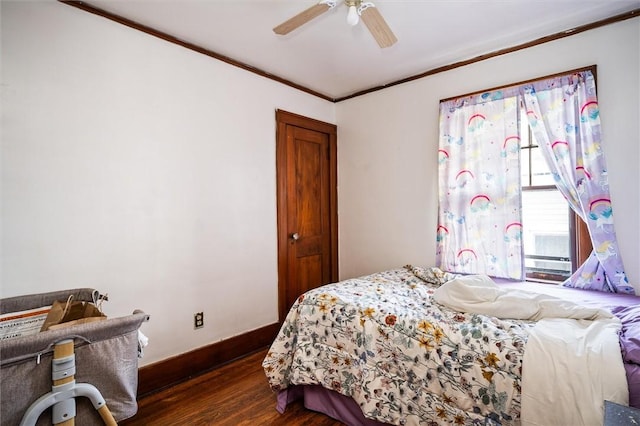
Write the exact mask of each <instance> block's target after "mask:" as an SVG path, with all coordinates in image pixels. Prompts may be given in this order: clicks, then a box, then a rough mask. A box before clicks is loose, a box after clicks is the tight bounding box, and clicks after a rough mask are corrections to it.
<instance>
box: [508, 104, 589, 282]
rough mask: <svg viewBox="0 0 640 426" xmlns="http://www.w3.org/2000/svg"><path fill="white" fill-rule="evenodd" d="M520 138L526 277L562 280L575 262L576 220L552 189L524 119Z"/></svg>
mask: <svg viewBox="0 0 640 426" xmlns="http://www.w3.org/2000/svg"><path fill="white" fill-rule="evenodd" d="M523 116H524V115H523ZM520 141H521V143H520V175H521V185H522V225H523V235H522V239H523V245H524V257H525V272H526V276H527V278H528V279H534V280H545V281H547V280H548V281H564V280H565V279H567V278H569V277H570V276H571V273H572V272H573V271H574V270H575V266H576V264H577V263H578V262H577V259H576V257H577V256H576V246H577V244H576V243H575V242H576V232H575V229H576V227H575V226H573V224H574V223H575V222H576V219H578V220H580V219H579V218H578V217H577V216H576V215H575V214H574V213H573V211H572V210H571V208H570V207H569V204H568V203H567V201H566V200H565V199H564V197H563V196H562V194H561V193H560V191H559V190H558V189H557V188H556V186H555V183H554V179H553V176H552V174H551V172H550V171H549V167H548V166H547V163H546V161H545V159H544V157H543V156H542V151H541V149H540V147H539V146H538V145H537V144H536V141H535V139H534V137H533V134H532V133H531V131H530V129H529V124H528V122H527V121H526V120H523V121H522V123H521V132H520ZM580 222H581V220H580Z"/></svg>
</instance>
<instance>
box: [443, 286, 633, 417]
mask: <svg viewBox="0 0 640 426" xmlns="http://www.w3.org/2000/svg"><path fill="white" fill-rule="evenodd" d="M433 300H435V301H436V302H438V303H440V304H442V305H444V306H447V307H449V308H451V309H454V310H457V311H460V312H468V313H477V314H484V315H490V316H495V317H498V318H503V319H508V318H513V319H525V320H532V321H537V323H536V325H535V327H533V328H532V329H531V332H530V334H529V337H528V339H527V343H526V346H525V353H524V358H523V361H522V363H523V366H522V412H521V421H522V424H523V425H540V426H543V425H544V426H551V425H569V424H570V425H600V424H602V418H603V413H604V400H609V401H614V402H618V403H620V404H625V405H626V404H627V403H628V396H629V395H628V389H627V382H626V375H625V370H624V367H623V364H622V356H621V353H620V345H619V341H618V332H619V331H620V321H619V320H618V318H616V317H614V316H613V315H612V314H611V313H609V312H607V311H605V310H602V309H594V308H588V307H584V306H581V305H577V304H574V303H572V302H570V301H567V300H563V299H559V298H555V297H552V296H548V295H544V294H538V293H532V292H527V291H522V290H517V289H511V288H500V287H499V286H498V285H496V284H495V283H494V282H493V281H492V280H491V279H490V278H489V277H487V276H482V275H473V276H466V277H460V278H457V279H454V280H452V281H449V282H448V283H446V284H444V285H442V286H441V287H440V288H438V289H436V290H435V292H434V294H433Z"/></svg>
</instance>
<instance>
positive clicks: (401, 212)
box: [336, 18, 640, 294]
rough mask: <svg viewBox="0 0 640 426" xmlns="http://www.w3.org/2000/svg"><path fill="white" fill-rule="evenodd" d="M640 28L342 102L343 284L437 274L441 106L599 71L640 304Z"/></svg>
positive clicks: (610, 157) (614, 182)
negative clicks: (433, 270) (425, 270)
mask: <svg viewBox="0 0 640 426" xmlns="http://www.w3.org/2000/svg"><path fill="white" fill-rule="evenodd" d="M639 24H640V22H639V19H638V18H634V19H630V20H627V21H623V22H620V23H617V24H614V25H609V26H606V27H602V28H598V29H594V30H591V31H588V32H585V33H582V34H578V35H574V36H571V37H567V38H564V39H561V40H557V41H554V42H551V43H547V44H543V45H540V46H537V47H533V48H529V49H526V50H522V51H518V52H515V53H511V54H508V55H504V56H500V57H496V58H493V59H490V60H486V61H482V62H479V63H475V64H472V65H468V66H465V67H462V68H457V69H455V70H452V71H448V72H446V73H441V74H437V75H434V76H430V77H426V78H422V79H420V80H416V81H413V82H410V83H406V84H403V85H399V86H395V87H391V88H388V89H385V90H382V91H379V92H374V93H371V94H368V95H366V96H362V97H358V98H354V99H351V100H348V101H344V102H340V103H339V104H338V105H337V111H336V116H337V118H338V122H337V124H338V129H339V148H338V149H339V153H338V158H339V165H338V167H339V168H338V181H339V206H338V207H339V213H340V238H339V241H340V246H339V249H340V275H341V277H342V278H347V277H352V276H357V275H362V274H366V273H371V272H374V271H379V270H384V269H388V268H395V267H400V266H402V265H404V264H407V263H413V264H416V265H427V266H429V265H433V264H434V262H435V238H436V234H435V230H436V223H437V207H438V197H437V186H436V182H437V157H436V151H437V147H438V103H439V100H440V99H445V98H449V97H453V96H457V95H463V94H467V93H470V92H476V91H482V90H485V89H489V88H493V87H497V86H501V85H508V84H511V83H516V82H519V81H524V80H528V79H532V78H537V77H542V76H546V75H550V74H553V73H557V72H562V71H568V70H572V69H575V68H580V67H583V66H588V65H592V64H596V65H597V66H598V70H597V74H598V75H597V77H598V101H599V105H600V113H601V118H602V126H603V133H604V138H605V139H604V141H603V149H604V152H605V155H606V158H607V164H608V169H609V184H610V191H611V198H612V202H613V208H614V220H615V225H616V230H617V236H618V242H619V246H620V252H621V255H622V258H623V261H624V263H625V267H626V271H627V275H628V278H629V281H630V283H631V284H632V285H633V286H634V287H635V288H636V290H637V292H638V293H639V294H640V226H639V224H640V220H639V211H640V172H639V168H638V164H640V148H639V146H640V128H639V123H640V102H639V101H638V96H640V85H639V80H640V66H639V54H640V53H639V52H640V25H639Z"/></svg>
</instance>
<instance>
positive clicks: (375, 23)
mask: <svg viewBox="0 0 640 426" xmlns="http://www.w3.org/2000/svg"><path fill="white" fill-rule="evenodd" d="M363 5H364V4H363ZM360 16H361V18H362V20H363V21H364V23H365V25H366V26H367V28H368V29H369V32H370V33H371V35H372V36H373V38H375V39H376V41H377V42H378V45H379V46H380V47H382V48H385V47H389V46H391V45H393V44H394V43H395V42H396V41H398V39H397V38H396V36H395V34H393V31H391V28H389V25H387V22H386V21H385V20H384V18H383V17H382V15H381V14H380V12H379V11H378V8H377V7H375V6H374V5H373V4H371V3H369V4H368V5H367V7H363V8H362V12H361V15H360Z"/></svg>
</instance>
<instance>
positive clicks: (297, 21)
mask: <svg viewBox="0 0 640 426" xmlns="http://www.w3.org/2000/svg"><path fill="white" fill-rule="evenodd" d="M331 8H332V6H331V5H330V4H327V3H318V4H316V5H313V6H311V7H310V8H308V9H306V10H303V11H302V12H300V13H298V14H297V15H296V16H294V17H293V18H291V19H288V20H286V21H284V22H283V23H282V24H280V25H278V26H277V27H275V28H274V29H273V32H274V33H276V34H280V35H285V34H289V33H290V32H291V31H293V30H295V29H296V28H298V27H300V26H302V25H304V24H306V23H307V22H309V21H311V20H312V19H314V18H317V17H318V16H320V15H322V14H323V13H324V12H326V11H327V10H329V9H331Z"/></svg>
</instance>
